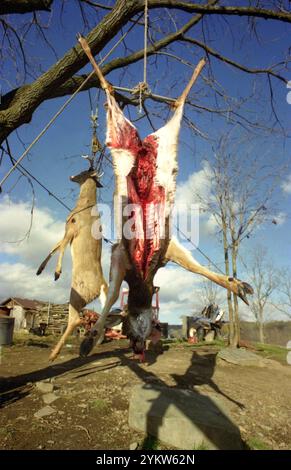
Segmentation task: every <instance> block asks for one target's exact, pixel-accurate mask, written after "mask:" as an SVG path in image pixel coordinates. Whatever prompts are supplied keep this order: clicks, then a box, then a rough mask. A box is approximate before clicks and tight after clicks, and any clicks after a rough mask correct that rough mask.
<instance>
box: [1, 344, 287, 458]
mask: <svg viewBox="0 0 291 470" xmlns="http://www.w3.org/2000/svg"><path fill="white" fill-rule="evenodd" d="M34 338H35V337H30V339H28V340H27V341H26V342H25V343H24V344H23V343H17V344H16V345H14V346H11V347H2V353H1V364H0V370H1V379H0V390H1V394H0V400H1V402H0V406H1V410H0V449H129V448H130V445H133V443H138V444H139V448H165V446H163V445H162V444H160V443H158V442H156V441H155V440H154V439H150V438H147V437H146V436H144V435H143V434H141V433H138V432H136V431H134V430H132V429H130V428H129V426H128V407H129V398H130V393H131V389H132V387H133V385H135V384H139V383H153V384H163V385H167V386H169V387H179V388H186V389H191V390H196V391H197V392H198V393H200V394H203V395H207V394H209V393H211V394H212V396H213V394H215V395H217V397H219V398H220V399H222V400H223V401H224V402H225V404H226V406H227V407H228V410H229V412H230V414H231V417H232V419H233V422H234V423H235V425H236V426H237V427H238V428H239V430H240V432H241V436H242V438H243V441H244V442H245V446H246V448H251V449H291V367H290V366H288V365H283V364H279V363H276V362H270V365H268V366H267V367H241V366H234V365H230V364H227V363H223V362H221V361H216V359H217V358H216V356H217V353H218V351H219V347H218V346H217V345H203V346H200V347H197V346H195V345H192V346H190V345H188V344H179V343H176V344H174V345H170V346H165V348H168V349H167V350H165V351H164V353H163V354H162V355H158V356H156V355H155V354H154V353H152V352H151V353H148V361H147V363H145V364H140V363H139V362H137V361H136V360H133V359H132V354H131V351H130V350H129V349H128V344H127V341H124V340H122V341H113V342H110V343H106V344H103V345H102V346H99V347H96V348H95V350H94V352H93V354H92V355H91V356H90V357H88V358H84V359H82V358H79V357H77V355H78V344H73V345H72V344H71V345H68V346H67V347H65V348H64V350H63V352H62V354H61V356H60V358H59V359H58V360H57V361H56V362H55V363H54V364H53V365H50V364H49V363H48V356H49V349H50V347H51V345H50V344H48V343H47V341H46V339H44V340H42V341H40V340H35V339H34ZM37 381H47V382H51V383H52V384H53V385H54V388H55V391H54V393H55V394H56V395H57V396H58V399H57V400H56V401H54V402H53V403H52V404H51V405H50V406H51V407H52V408H53V409H54V413H53V414H51V415H50V416H48V417H45V418H36V417H34V414H35V413H36V412H37V411H39V410H40V409H41V408H43V407H44V406H45V404H44V402H43V398H42V393H41V392H40V391H39V390H38V389H37V387H36V386H35V383H36V382H37ZM134 446H135V444H134V445H133V447H134Z"/></svg>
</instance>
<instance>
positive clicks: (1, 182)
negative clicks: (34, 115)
mask: <svg viewBox="0 0 291 470" xmlns="http://www.w3.org/2000/svg"><path fill="white" fill-rule="evenodd" d="M140 18H141V16H139V17H138V19H137V20H136V21H135V22H134V23H133V24H132V25H131V27H130V28H129V29H128V30H127V31H126V32H125V33H124V34H123V35H122V36H121V38H120V39H119V40H118V41H117V43H116V44H115V45H114V46H113V47H112V48H111V49H110V51H109V52H108V53H107V54H106V55H105V57H104V58H103V59H102V60H101V61H100V62H99V66H100V65H102V64H103V62H104V61H105V60H106V59H107V58H108V57H109V56H110V55H111V54H112V52H113V51H114V50H115V49H116V48H117V46H118V45H119V44H120V43H121V42H122V41H123V39H124V38H125V37H126V36H127V35H128V33H129V32H130V31H131V30H132V28H133V27H134V26H135V25H136V23H137V22H138V21H139V20H140ZM94 73H95V71H94V70H92V72H91V73H89V75H88V76H87V77H86V78H85V80H84V81H83V82H82V83H81V85H80V86H79V87H78V88H77V89H76V90H75V91H74V93H73V94H72V95H71V96H70V97H69V99H68V100H67V101H66V102H65V103H64V104H63V105H62V106H61V108H60V109H59V111H57V112H56V114H55V115H54V116H53V117H52V118H51V120H50V121H49V122H48V124H47V125H46V126H45V127H44V128H43V130H42V131H41V132H40V133H39V134H38V136H37V137H36V138H35V139H34V140H33V141H32V143H31V144H30V145H29V146H28V147H27V149H26V150H25V151H24V152H23V154H22V155H21V156H20V157H19V159H18V160H17V161H16V163H15V164H14V165H13V166H12V167H11V168H10V170H9V171H8V172H7V173H6V175H5V176H4V178H3V179H2V180H1V181H0V193H1V192H2V185H3V183H5V181H6V180H7V178H9V176H10V175H11V173H12V172H13V171H14V170H15V168H17V166H18V165H19V163H20V162H21V161H22V160H23V159H24V157H25V156H26V155H27V154H28V153H29V151H30V150H31V149H32V147H33V146H34V145H35V144H36V143H37V142H38V141H39V139H40V138H41V137H42V136H43V135H44V134H45V133H46V131H47V130H48V129H49V128H50V127H51V125H52V124H53V123H54V122H55V120H56V119H57V118H58V117H59V115H60V114H61V113H62V112H63V111H64V109H65V108H66V107H67V106H68V105H69V104H70V102H71V101H72V100H73V99H74V98H75V96H76V95H77V94H78V93H79V91H80V90H82V88H83V87H84V86H85V85H86V83H87V82H88V81H89V80H90V78H91V77H93V75H94Z"/></svg>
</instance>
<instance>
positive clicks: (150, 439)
mask: <svg viewBox="0 0 291 470" xmlns="http://www.w3.org/2000/svg"><path fill="white" fill-rule="evenodd" d="M159 447H160V443H159V440H158V439H157V438H156V437H154V436H150V435H148V436H146V437H145V439H144V441H143V443H142V447H141V448H142V450H158V449H159Z"/></svg>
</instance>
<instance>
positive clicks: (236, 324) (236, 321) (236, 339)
mask: <svg viewBox="0 0 291 470" xmlns="http://www.w3.org/2000/svg"><path fill="white" fill-rule="evenodd" d="M231 251H232V253H231V255H232V256H231V257H232V275H233V277H234V278H235V279H236V278H237V244H236V243H235V242H234V241H233V244H232V250H231ZM233 307H234V308H233V310H234V338H233V344H232V346H233V347H234V348H238V347H239V341H240V321H239V311H238V300H237V295H234V296H233Z"/></svg>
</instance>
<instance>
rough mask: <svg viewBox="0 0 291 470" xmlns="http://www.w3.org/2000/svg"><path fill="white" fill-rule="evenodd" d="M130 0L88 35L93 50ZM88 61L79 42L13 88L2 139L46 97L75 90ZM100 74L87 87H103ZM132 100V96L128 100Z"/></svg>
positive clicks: (1, 120)
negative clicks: (36, 75)
mask: <svg viewBox="0 0 291 470" xmlns="http://www.w3.org/2000/svg"><path fill="white" fill-rule="evenodd" d="M128 3H130V2H126V0H119V2H117V4H119V6H120V7H119V8H118V5H117V6H116V9H114V10H112V12H111V13H109V14H108V15H107V16H105V18H104V19H103V20H102V21H101V22H100V23H99V24H98V26H97V27H96V28H95V29H94V30H92V32H91V33H90V34H89V35H88V36H87V41H88V43H89V45H90V47H91V50H92V52H93V54H95V55H96V54H97V53H98V52H99V51H100V50H101V49H102V48H103V47H104V45H105V42H108V41H109V40H110V39H111V37H112V34H113V29H114V28H116V29H119V28H120V27H121V25H122V24H123V23H125V22H126V21H127V19H128V14H125V13H123V12H124V11H126V8H127V7H126V6H124V5H125V4H128ZM121 11H122V14H121ZM202 17H203V15H195V16H193V17H192V18H191V20H190V21H188V22H187V23H186V24H185V25H184V26H183V27H182V28H180V29H179V30H178V31H175V33H173V34H170V35H168V36H166V37H165V38H163V39H161V40H159V41H157V42H156V43H155V44H153V45H151V46H150V47H149V48H148V51H147V54H148V56H151V55H153V54H155V52H156V51H158V50H160V49H162V48H163V47H166V46H167V45H168V44H170V43H172V42H174V41H176V40H177V39H179V38H180V37H181V36H182V35H183V34H184V33H186V32H187V31H188V30H189V29H190V28H191V27H192V26H194V25H195V24H197V23H198V22H199V21H200V20H201V19H202ZM143 55H144V51H143V49H141V50H139V51H137V52H134V53H133V54H130V55H129V56H127V57H120V58H117V59H114V60H112V61H111V62H109V63H108V64H106V65H105V66H104V67H103V68H102V73H103V75H107V74H108V73H109V72H111V71H113V70H117V69H120V68H123V67H125V66H127V65H130V64H133V63H135V62H137V61H139V60H140V59H142V58H143ZM86 62H87V60H86V57H85V56H84V54H83V53H82V51H80V47H79V45H78V46H76V47H74V48H73V49H71V50H70V51H69V52H68V53H67V54H66V55H65V56H64V57H63V59H61V60H60V61H59V62H57V63H56V64H55V65H54V66H53V67H52V68H51V69H50V70H48V71H47V72H46V73H44V74H43V75H42V76H41V77H39V78H38V79H37V80H36V81H35V82H34V83H32V84H31V85H24V86H22V87H21V88H18V89H16V90H12V91H11V92H9V93H7V94H6V95H5V96H3V97H2V103H1V105H0V110H1V109H2V111H1V112H0V127H1V130H0V142H1V140H3V139H5V138H6V137H7V136H8V135H9V134H10V132H12V131H13V130H14V129H15V128H17V127H19V126H20V125H21V124H23V123H27V122H29V121H30V120H31V117H32V114H33V112H34V111H35V109H36V108H37V107H38V106H39V105H40V104H41V103H42V102H43V101H45V100H48V99H52V98H56V97H61V96H65V95H67V94H71V93H73V92H74V91H75V90H76V89H77V88H78V86H79V85H80V84H81V82H82V81H83V80H84V78H85V77H84V76H77V77H76V76H75V77H72V78H71V77H70V76H71V75H72V72H75V71H77V70H78V69H80V68H82V67H83V66H84V65H85V63H86ZM99 86H100V84H99V81H98V79H97V78H95V77H92V79H91V80H89V81H88V83H87V84H86V86H85V87H84V88H83V90H87V89H89V88H92V87H99ZM127 101H128V102H127V104H129V100H127Z"/></svg>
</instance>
